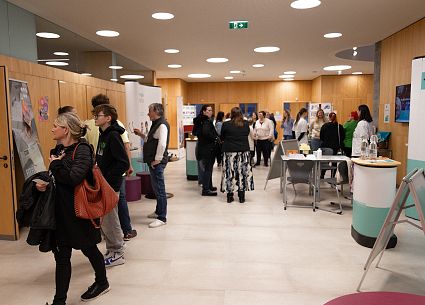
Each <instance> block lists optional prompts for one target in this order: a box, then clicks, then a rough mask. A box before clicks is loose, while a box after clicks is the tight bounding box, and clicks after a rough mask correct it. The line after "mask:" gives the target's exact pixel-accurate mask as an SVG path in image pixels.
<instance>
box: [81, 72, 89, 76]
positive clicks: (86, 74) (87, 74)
mask: <svg viewBox="0 0 425 305" xmlns="http://www.w3.org/2000/svg"><path fill="white" fill-rule="evenodd" d="M81 75H84V76H91V73H81Z"/></svg>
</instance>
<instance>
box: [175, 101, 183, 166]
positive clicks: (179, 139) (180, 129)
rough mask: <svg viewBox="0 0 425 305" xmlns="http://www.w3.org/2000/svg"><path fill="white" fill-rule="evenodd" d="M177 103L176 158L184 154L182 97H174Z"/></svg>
mask: <svg viewBox="0 0 425 305" xmlns="http://www.w3.org/2000/svg"><path fill="white" fill-rule="evenodd" d="M176 104H177V146H178V158H179V159H181V158H183V154H184V128H183V97H182V96H178V97H177V99H176Z"/></svg>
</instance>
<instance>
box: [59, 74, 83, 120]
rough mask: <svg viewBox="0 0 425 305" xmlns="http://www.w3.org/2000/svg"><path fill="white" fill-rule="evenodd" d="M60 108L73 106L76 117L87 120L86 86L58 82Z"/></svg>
mask: <svg viewBox="0 0 425 305" xmlns="http://www.w3.org/2000/svg"><path fill="white" fill-rule="evenodd" d="M59 100H60V106H61V107H63V106H73V107H74V108H75V109H77V113H78V116H79V117H80V118H81V119H82V120H87V118H88V117H87V102H86V86H84V85H81V84H76V83H68V82H59Z"/></svg>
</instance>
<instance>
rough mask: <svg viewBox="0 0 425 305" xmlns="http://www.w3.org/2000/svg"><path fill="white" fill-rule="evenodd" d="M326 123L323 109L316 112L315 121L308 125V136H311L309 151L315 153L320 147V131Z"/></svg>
mask: <svg viewBox="0 0 425 305" xmlns="http://www.w3.org/2000/svg"><path fill="white" fill-rule="evenodd" d="M325 123H326V119H325V112H324V111H323V109H321V108H320V109H319V110H317V113H316V119H315V120H314V121H313V122H311V123H310V135H311V150H313V151H315V150H317V149H318V148H319V147H321V145H322V141H321V140H320V129H321V128H322V126H323V125H324V124H325Z"/></svg>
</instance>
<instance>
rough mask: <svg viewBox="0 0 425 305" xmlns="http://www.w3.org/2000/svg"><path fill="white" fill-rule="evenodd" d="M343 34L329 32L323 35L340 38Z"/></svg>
mask: <svg viewBox="0 0 425 305" xmlns="http://www.w3.org/2000/svg"><path fill="white" fill-rule="evenodd" d="M341 36H342V34H341V33H327V34H325V35H323V37H325V38H338V37H341Z"/></svg>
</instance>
